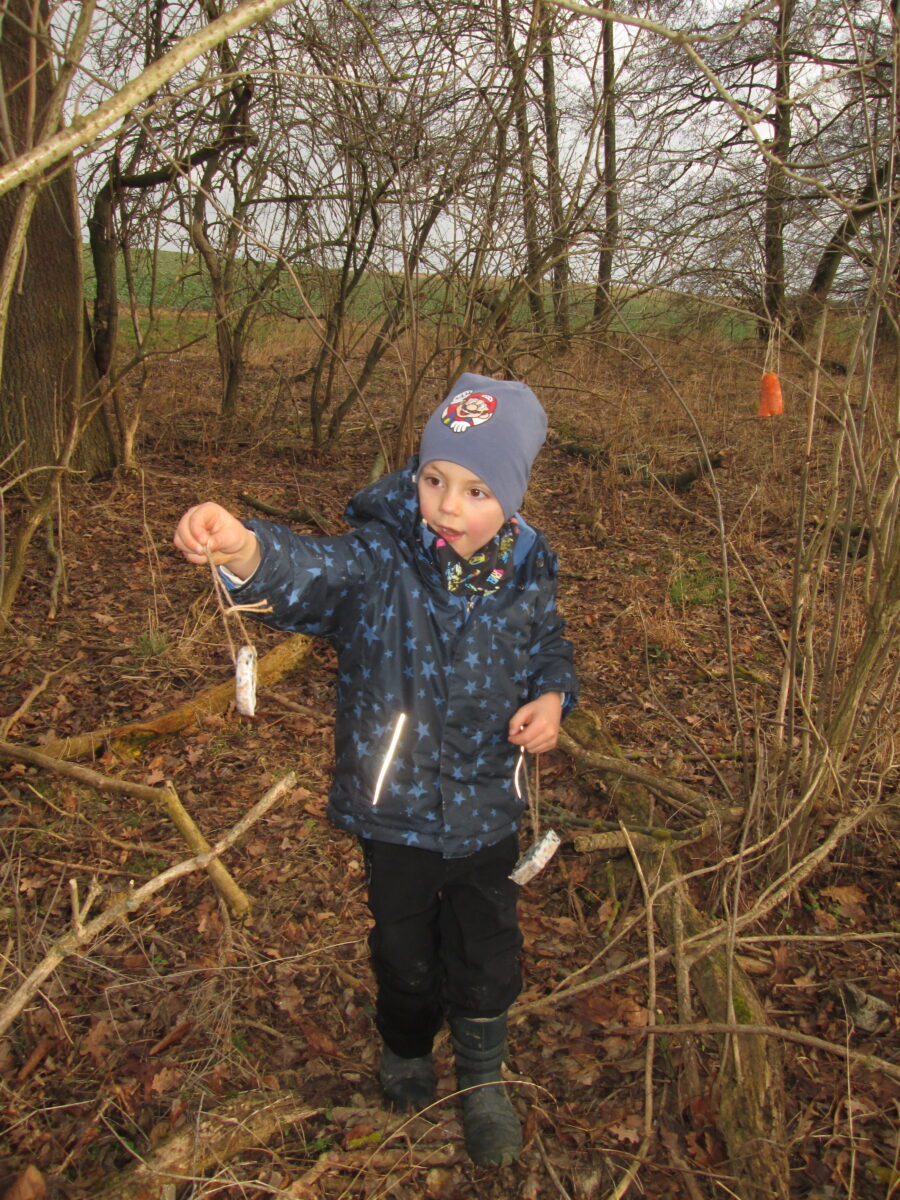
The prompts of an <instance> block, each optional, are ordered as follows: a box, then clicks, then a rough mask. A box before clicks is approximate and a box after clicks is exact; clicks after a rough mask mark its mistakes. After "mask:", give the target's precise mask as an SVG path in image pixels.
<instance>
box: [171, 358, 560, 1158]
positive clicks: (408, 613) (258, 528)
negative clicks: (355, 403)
mask: <svg viewBox="0 0 900 1200" xmlns="http://www.w3.org/2000/svg"><path fill="white" fill-rule="evenodd" d="M546 428H547V418H546V416H545V414H544V410H543V408H542V407H541V405H540V403H539V401H538V399H537V397H536V396H535V394H534V393H533V392H532V391H531V389H530V388H528V387H526V386H525V385H524V384H522V383H513V382H510V381H506V380H497V379H488V378H486V377H484V376H481V375H472V374H466V375H463V376H462V377H461V378H460V379H459V380H458V381H457V383H456V385H455V386H454V387H453V388H452V389H451V391H450V394H449V396H448V397H447V399H446V400H445V402H444V403H443V404H441V405H440V406H439V407H438V409H437V410H436V411H435V412H434V413H433V414H432V416H431V418H430V419H429V421H428V423H427V425H426V426H425V430H424V433H423V435H422V441H421V445H420V450H419V455H418V459H415V458H414V459H412V460H411V461H410V463H409V464H408V465H407V466H406V467H405V468H404V469H403V470H400V471H395V472H394V473H393V474H391V475H388V476H386V477H385V478H383V479H381V480H379V481H378V482H377V483H375V484H373V485H371V486H370V487H367V488H365V489H364V490H363V491H361V492H359V493H358V494H357V495H356V496H354V497H353V499H352V500H351V502H350V505H349V507H348V509H347V514H346V515H347V519H348V521H349V523H350V524H351V526H353V531H352V532H350V533H346V534H344V535H343V536H341V537H335V538H309V537H300V536H299V535H297V534H296V533H294V532H293V531H292V530H290V529H288V528H286V527H285V526H283V525H276V524H271V523H268V522H264V521H249V522H247V524H246V525H244V524H242V523H241V522H240V521H238V520H237V519H236V518H235V517H233V516H232V515H231V514H230V513H228V512H227V511H226V510H225V509H223V508H221V507H220V506H219V505H217V504H211V503H206V504H201V505H199V506H197V507H196V508H192V509H190V510H189V511H188V512H187V513H185V515H184V516H183V517H182V518H181V521H180V523H179V525H178V528H177V530H176V533H175V545H176V546H177V547H178V549H179V550H181V552H182V553H183V554H184V556H185V558H187V559H188V561H189V562H192V563H196V564H198V565H199V564H205V563H206V562H207V557H206V552H207V550H208V551H209V552H210V553H211V555H212V558H213V561H214V562H216V563H218V564H221V566H222V568H223V573H224V574H225V577H226V579H228V580H229V582H230V584H231V586H232V588H233V598H234V601H235V603H241V604H243V603H252V602H254V601H258V600H267V601H269V603H270V604H271V614H270V615H267V616H265V617H264V618H263V619H264V620H265V621H266V622H267V623H268V624H271V625H274V626H275V627H276V628H279V629H287V630H297V631H301V632H303V633H307V634H318V635H322V636H324V637H327V638H329V639H331V641H332V642H333V643H334V645H335V647H336V648H337V652H338V659H339V675H338V696H337V722H336V728H335V761H336V765H335V772H334V779H333V781H332V787H331V792H330V798H329V806H328V815H329V818H330V820H331V821H332V822H333V823H334V824H335V825H337V826H338V827H339V828H341V829H344V830H347V831H349V832H351V833H353V834H355V835H356V836H357V837H358V838H359V839H360V843H361V846H362V851H363V856H364V861H365V865H366V875H367V881H368V903H369V907H370V909H371V912H372V915H373V918H374V928H373V929H372V931H371V934H370V937H369V947H370V951H371V958H372V965H373V969H374V973H375V978H376V982H377V986H378V993H377V1004H376V1024H377V1027H378V1030H379V1032H380V1034H381V1036H382V1039H383V1042H384V1047H383V1057H382V1064H381V1070H380V1079H381V1084H382V1087H383V1089H384V1094H385V1097H386V1099H387V1101H388V1103H389V1104H390V1105H391V1106H392V1107H394V1108H396V1109H399V1110H401V1111H407V1110H418V1109H421V1108H424V1107H425V1106H427V1105H428V1104H430V1103H432V1101H433V1100H434V1071H433V1062H432V1043H433V1040H434V1037H435V1035H436V1034H437V1032H438V1030H439V1029H440V1027H441V1025H442V1024H443V1020H444V1018H445V1016H446V1017H447V1018H448V1019H449V1023H450V1030H451V1035H452V1042H453V1047H454V1050H455V1053H456V1065H457V1077H458V1082H459V1087H460V1088H461V1089H465V1088H472V1089H474V1090H471V1091H468V1092H466V1093H465V1095H464V1096H463V1123H464V1131H465V1140H466V1148H467V1150H468V1152H469V1155H470V1157H471V1158H472V1159H473V1161H474V1162H476V1163H478V1164H481V1165H485V1164H500V1165H503V1164H506V1163H510V1162H512V1161H513V1159H515V1158H516V1157H517V1156H518V1154H519V1152H520V1150H521V1148H522V1134H521V1129H520V1126H519V1122H518V1118H517V1117H516V1115H515V1112H514V1110H513V1107H512V1105H511V1104H510V1101H509V1098H508V1096H507V1093H506V1090H505V1089H504V1088H503V1087H502V1086H494V1087H483V1086H482V1087H476V1086H475V1085H477V1084H497V1083H499V1080H500V1068H501V1063H502V1059H503V1054H504V1050H505V1041H506V1012H507V1009H508V1008H509V1006H510V1004H511V1003H512V1002H513V1000H514V999H515V998H516V996H517V995H518V993H519V989H520V986H521V978H520V970H519V952H520V949H521V941H522V939H521V935H520V933H519V928H518V923H517V917H516V901H517V893H518V885H517V884H515V883H513V882H512V881H511V880H510V879H509V874H510V872H511V871H512V869H513V867H514V866H515V863H516V860H517V857H518V839H517V830H518V827H519V822H520V820H521V817H522V810H523V805H524V802H523V799H522V798H521V795H520V792H521V790H522V789H521V788H520V787H519V786H517V781H516V779H515V774H516V767H517V765H518V760H519V758H520V756H521V755H522V754H523V753H524V752H525V751H527V752H528V753H530V754H539V753H541V752H543V751H546V750H551V749H552V748H553V747H554V746H555V745H556V740H557V734H558V730H559V724H560V720H561V717H562V713H563V710H564V709H567V708H568V707H570V706H571V705H572V704H573V703H574V700H575V693H576V689H577V684H576V680H575V674H574V670H573V667H572V657H571V650H570V647H569V644H568V642H567V641H565V640H564V638H563V636H562V630H563V622H562V620H561V619H560V617H559V616H558V615H557V612H556V561H555V558H554V556H553V555H552V553H551V552H550V550H549V548H548V546H547V543H546V542H545V541H544V538H543V536H542V535H541V534H540V533H538V532H537V531H536V530H534V529H532V528H531V527H530V526H529V525H527V524H526V523H525V521H524V520H522V519H521V518H520V517H518V516H517V515H516V510H517V509H518V507H519V505H520V503H521V501H522V498H523V496H524V494H525V488H526V486H527V483H528V476H529V472H530V470H531V464H532V462H533V460H534V458H535V455H536V454H537V452H538V450H539V449H540V447H541V445H542V443H543V441H544V437H545V434H546Z"/></svg>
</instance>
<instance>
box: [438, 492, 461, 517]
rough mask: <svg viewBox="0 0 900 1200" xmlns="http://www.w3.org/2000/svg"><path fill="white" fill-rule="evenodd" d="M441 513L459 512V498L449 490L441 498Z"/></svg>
mask: <svg viewBox="0 0 900 1200" xmlns="http://www.w3.org/2000/svg"><path fill="white" fill-rule="evenodd" d="M441 512H445V513H456V512H459V497H458V496H457V495H456V494H455V493H454V492H453V491H451V490H450V489H449V488H448V489H447V491H445V492H444V494H443V496H442V497H441Z"/></svg>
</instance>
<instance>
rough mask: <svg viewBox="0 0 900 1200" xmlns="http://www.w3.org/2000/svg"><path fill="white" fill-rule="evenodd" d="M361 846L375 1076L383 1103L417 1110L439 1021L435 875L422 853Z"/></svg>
mask: <svg viewBox="0 0 900 1200" xmlns="http://www.w3.org/2000/svg"><path fill="white" fill-rule="evenodd" d="M362 847H363V855H364V857H365V862H366V874H367V878H368V885H369V896H368V903H369V909H370V911H371V913H372V916H373V917H374V919H375V925H374V927H373V929H372V931H371V933H370V934H369V951H370V954H371V960H372V969H373V971H374V974H375V982H376V984H377V998H376V1003H375V1024H376V1026H377V1028H378V1032H379V1033H380V1034H381V1037H382V1039H383V1041H384V1048H383V1052H382V1060H381V1068H380V1071H379V1079H380V1081H381V1086H382V1090H383V1092H384V1097H385V1100H386V1101H387V1104H388V1106H389V1107H390V1108H393V1109H395V1110H397V1111H399V1112H410V1111H418V1110H420V1109H422V1108H426V1107H427V1106H428V1105H429V1104H431V1103H432V1101H433V1100H434V1062H433V1059H432V1054H431V1047H432V1043H433V1041H434V1036H435V1034H436V1033H437V1031H438V1030H439V1029H440V1027H441V1025H442V1024H443V1020H444V1007H443V1002H442V999H441V992H442V983H441V964H440V953H439V952H440V941H439V932H438V911H439V903H440V902H439V896H438V885H439V879H438V880H436V881H435V885H434V886H430V885H429V884H428V872H427V869H426V868H427V862H426V860H423V859H422V858H421V857H420V856H421V855H424V854H427V853H428V852H427V851H422V850H417V849H416V848H415V847H409V846H394V845H392V844H390V843H387V842H373V841H371V840H369V839H363V840H362ZM432 857H433V858H434V859H437V860H438V862H439V861H440V855H434V856H432ZM434 865H437V864H434ZM434 874H435V872H434V871H433V870H432V875H434Z"/></svg>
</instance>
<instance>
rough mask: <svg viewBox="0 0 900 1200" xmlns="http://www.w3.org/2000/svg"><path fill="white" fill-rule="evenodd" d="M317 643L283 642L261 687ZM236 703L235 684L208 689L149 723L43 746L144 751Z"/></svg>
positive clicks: (77, 752)
mask: <svg viewBox="0 0 900 1200" xmlns="http://www.w3.org/2000/svg"><path fill="white" fill-rule="evenodd" d="M312 646H313V641H312V639H311V638H308V637H306V636H305V635H304V634H302V633H296V634H294V635H293V636H292V637H289V638H288V639H287V640H286V641H284V642H280V643H279V644H278V645H277V646H275V647H274V648H273V649H271V650H270V651H269V652H268V654H264V655H263V656H262V658H261V659H260V660H259V664H258V666H257V680H258V683H259V685H260V686H261V687H269V686H271V685H272V684H273V683H278V681H279V680H280V679H281V678H282V677H283V676H285V675H287V674H288V672H290V671H293V670H295V669H296V667H298V666H299V664H300V663H301V662H303V660H304V659H305V658H308V657H309V654H310V651H311V650H312ZM233 700H234V683H233V682H232V681H231V680H229V681H228V682H227V683H219V684H216V686H215V687H211V688H207V689H206V691H204V692H201V693H200V695H199V696H195V697H194V699H193V700H188V701H187V702H186V703H185V704H180V705H179V706H178V708H175V709H172V711H171V712H167V713H163V714H162V715H161V716H159V717H153V718H151V720H149V721H134V722H131V723H130V724H128V725H119V726H116V727H113V728H109V729H97V730H94V731H93V732H92V733H82V734H79V735H78V736H76V737H69V738H60V739H59V740H58V741H55V742H48V743H47V744H46V745H45V746H42V747H41V750H42V751H43V753H44V754H47V755H50V756H51V757H53V758H66V759H73V758H87V757H88V756H90V755H93V754H95V753H96V752H97V751H98V750H102V749H104V748H105V747H107V746H108V747H109V748H110V749H111V750H113V751H114V752H115V753H118V754H129V753H133V752H134V751H135V750H141V749H143V748H144V747H145V746H149V745H151V744H152V743H153V742H156V741H159V739H160V738H164V737H169V736H170V735H171V734H173V733H181V731H182V730H184V729H189V728H190V727H191V726H192V725H196V723H197V721H198V719H199V718H200V717H203V716H209V715H211V714H214V713H223V712H225V710H226V709H227V708H228V706H229V704H231V703H232V701H233Z"/></svg>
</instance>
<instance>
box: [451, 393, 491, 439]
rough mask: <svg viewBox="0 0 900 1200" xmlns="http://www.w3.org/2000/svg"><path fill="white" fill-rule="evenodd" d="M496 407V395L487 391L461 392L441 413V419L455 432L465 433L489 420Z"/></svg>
mask: <svg viewBox="0 0 900 1200" xmlns="http://www.w3.org/2000/svg"><path fill="white" fill-rule="evenodd" d="M496 407H497V399H496V397H495V396H491V395H489V394H488V393H487V392H460V393H459V395H458V396H455V397H454V398H453V400H452V401H451V402H450V403H449V404H448V405H447V407H446V408H445V409H444V411H443V412H442V413H441V420H442V421H443V423H444V424H445V425H449V426H450V428H451V429H452V430H453V432H454V433H465V432H466V430H467V429H473V428H474V427H475V426H476V425H483V424H484V422H485V421H489V420H490V419H491V417H492V416H493V415H494V410H495V409H496Z"/></svg>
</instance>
